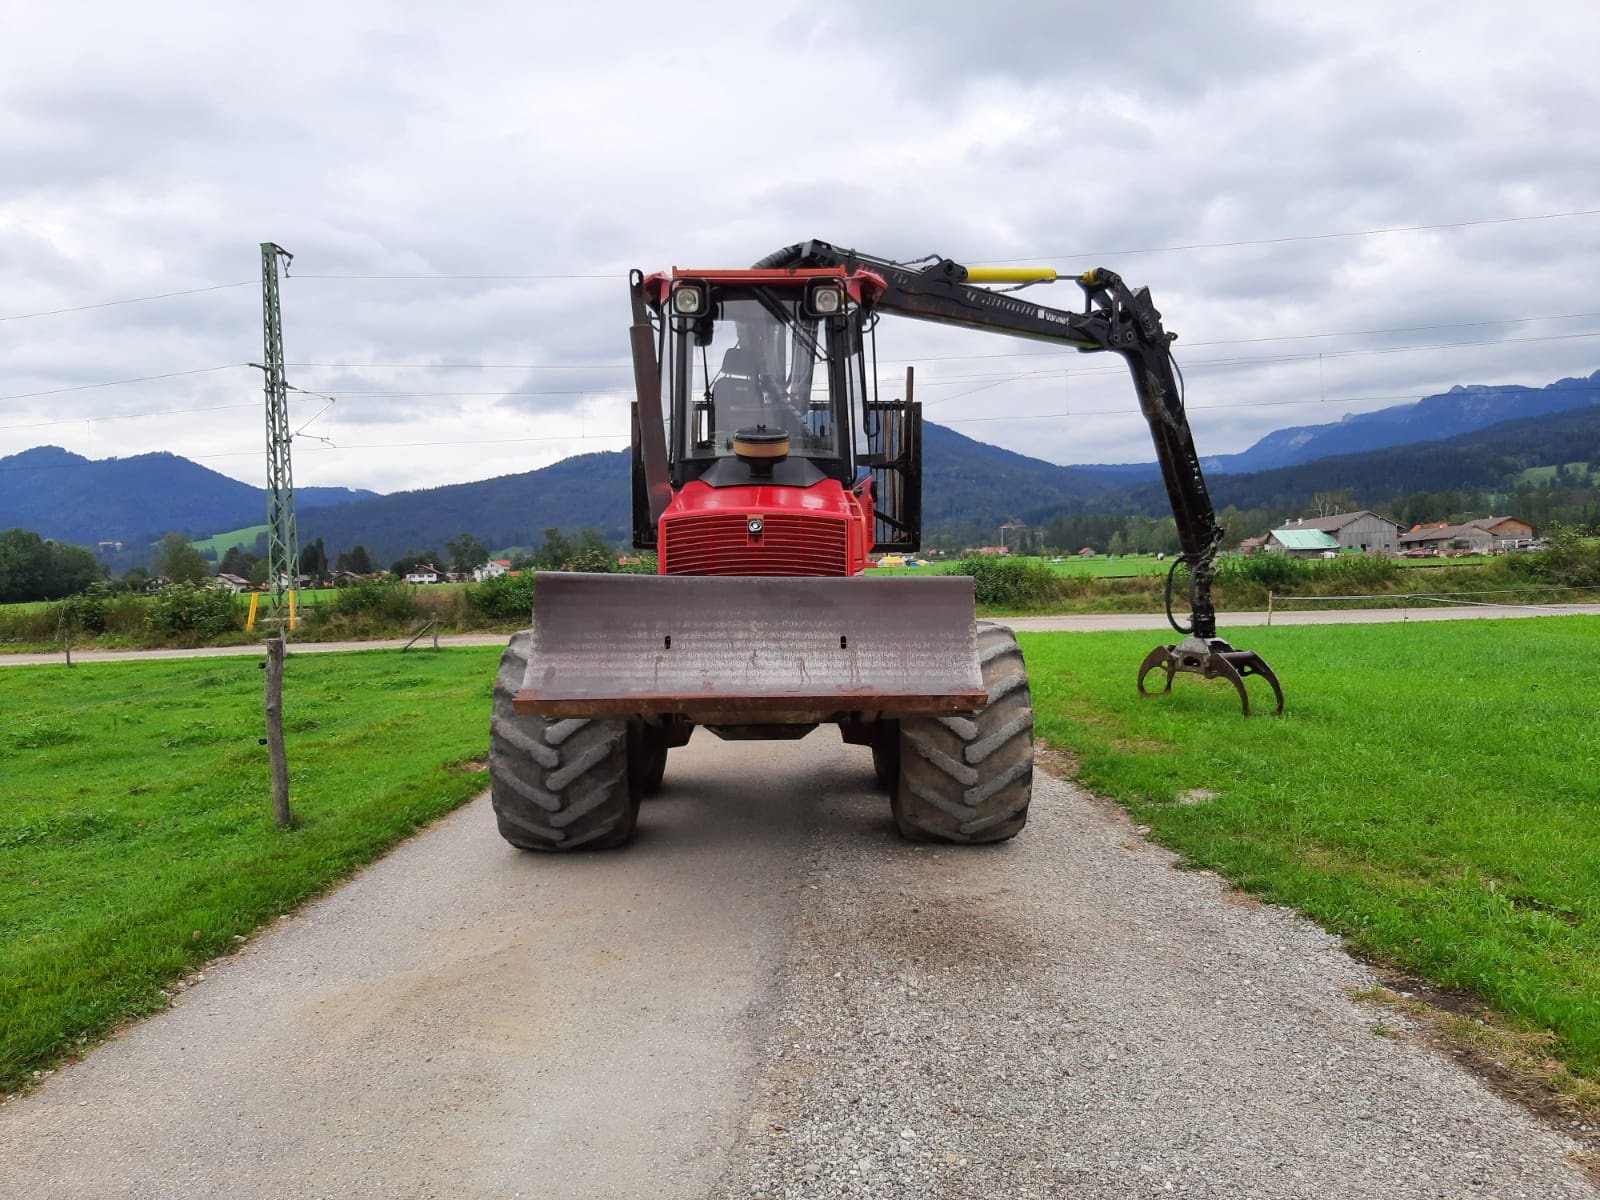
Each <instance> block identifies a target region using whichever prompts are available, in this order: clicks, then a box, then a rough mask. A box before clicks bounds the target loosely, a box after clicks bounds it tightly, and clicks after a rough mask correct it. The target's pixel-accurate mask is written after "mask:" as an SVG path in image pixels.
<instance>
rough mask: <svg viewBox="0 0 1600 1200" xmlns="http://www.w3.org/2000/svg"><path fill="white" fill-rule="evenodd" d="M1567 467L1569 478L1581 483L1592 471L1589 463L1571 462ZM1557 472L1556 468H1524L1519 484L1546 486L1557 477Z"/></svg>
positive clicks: (1518, 479) (1519, 475) (1518, 478)
mask: <svg viewBox="0 0 1600 1200" xmlns="http://www.w3.org/2000/svg"><path fill="white" fill-rule="evenodd" d="M1565 465H1566V470H1567V475H1568V477H1569V478H1570V479H1572V480H1574V481H1575V482H1580V483H1581V482H1583V481H1584V480H1586V479H1587V478H1588V477H1589V474H1590V471H1589V464H1588V463H1586V462H1571V463H1567V464H1565ZM1556 470H1557V468H1556V467H1554V466H1548V467H1524V468H1523V469H1522V471H1521V473H1520V474H1518V476H1517V482H1519V483H1534V484H1546V483H1549V482H1550V481H1551V480H1553V479H1554V478H1555V477H1556Z"/></svg>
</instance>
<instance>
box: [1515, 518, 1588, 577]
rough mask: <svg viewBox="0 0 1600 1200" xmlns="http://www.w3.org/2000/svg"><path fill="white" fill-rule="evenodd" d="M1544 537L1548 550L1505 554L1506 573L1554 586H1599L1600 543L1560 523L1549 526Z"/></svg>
mask: <svg viewBox="0 0 1600 1200" xmlns="http://www.w3.org/2000/svg"><path fill="white" fill-rule="evenodd" d="M1547 540H1548V542H1549V549H1547V550H1541V551H1538V552H1536V553H1533V554H1509V555H1507V556H1506V557H1505V559H1504V560H1502V561H1504V563H1505V566H1506V570H1507V572H1508V573H1510V574H1513V575H1517V576H1520V577H1522V578H1525V579H1536V580H1539V581H1540V582H1542V583H1548V584H1551V585H1553V586H1556V587H1571V588H1591V587H1600V545H1596V544H1595V543H1593V542H1590V541H1588V540H1586V539H1585V538H1584V537H1583V535H1582V534H1580V533H1579V532H1578V531H1577V530H1576V529H1571V528H1567V527H1563V526H1557V527H1555V528H1553V529H1551V530H1550V533H1549V535H1548V539H1547Z"/></svg>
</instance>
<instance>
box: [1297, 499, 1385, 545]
mask: <svg viewBox="0 0 1600 1200" xmlns="http://www.w3.org/2000/svg"><path fill="white" fill-rule="evenodd" d="M1284 528H1285V529H1314V530H1317V531H1318V532H1321V533H1326V534H1328V535H1329V536H1330V537H1332V538H1333V539H1334V540H1335V541H1336V542H1338V544H1339V547H1340V548H1341V549H1344V550H1359V551H1361V552H1362V553H1363V554H1393V553H1394V552H1395V551H1396V550H1398V549H1399V545H1400V524H1399V522H1397V521H1391V520H1390V519H1389V518H1388V517H1381V516H1379V515H1378V514H1377V513H1375V512H1369V511H1368V510H1366V509H1362V510H1361V511H1360V512H1348V513H1335V514H1334V515H1333V516H1331V517H1306V518H1304V519H1298V518H1297V519H1296V520H1293V521H1285V522H1284Z"/></svg>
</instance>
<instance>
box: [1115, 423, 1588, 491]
mask: <svg viewBox="0 0 1600 1200" xmlns="http://www.w3.org/2000/svg"><path fill="white" fill-rule="evenodd" d="M1570 463H1587V464H1591V465H1593V467H1594V469H1595V471H1596V472H1597V473H1600V406H1589V407H1586V408H1579V409H1575V410H1573V411H1570V412H1558V413H1552V414H1549V415H1547V416H1539V417H1528V418H1518V419H1517V420H1514V421H1504V422H1501V423H1500V424H1498V425H1491V426H1490V427H1489V428H1487V429H1480V430H1477V431H1475V432H1472V433H1464V434H1459V435H1457V436H1456V437H1451V438H1445V439H1443V440H1442V441H1437V442H1421V443H1413V444H1410V445H1405V446H1393V447H1390V448H1388V449H1384V450H1373V451H1370V452H1367V453H1364V454H1341V455H1335V456H1333V457H1329V458H1319V459H1317V460H1315V461H1313V462H1308V463H1301V464H1299V465H1298V466H1294V467H1285V468H1281V469H1279V470H1275V471H1257V472H1254V473H1252V474H1249V475H1209V476H1208V477H1207V485H1208V487H1209V489H1210V492H1211V499H1212V501H1213V503H1214V504H1215V506H1216V507H1217V508H1218V509H1221V508H1225V507H1227V506H1229V505H1232V506H1234V507H1235V508H1241V509H1256V508H1273V509H1278V510H1281V511H1283V512H1285V513H1289V512H1296V511H1298V510H1300V509H1301V508H1303V507H1304V506H1305V505H1306V504H1307V503H1308V502H1309V501H1310V500H1311V498H1312V497H1313V496H1315V495H1317V494H1318V493H1319V492H1321V493H1332V492H1338V491H1348V492H1349V493H1350V494H1351V496H1352V497H1353V499H1354V501H1355V503H1356V504H1358V505H1360V506H1362V507H1380V506H1382V505H1383V503H1384V502H1385V501H1386V500H1388V499H1390V498H1392V497H1395V496H1400V495H1409V494H1412V493H1416V492H1444V491H1463V490H1465V491H1489V492H1500V493H1505V494H1510V493H1513V492H1515V491H1516V490H1517V487H1518V483H1519V479H1518V477H1519V476H1520V475H1521V473H1522V472H1523V471H1525V470H1527V469H1529V468H1530V467H1554V466H1562V465H1565V464H1570ZM1122 499H1123V500H1125V502H1126V504H1127V506H1128V507H1130V508H1133V509H1137V510H1139V511H1142V512H1151V513H1164V512H1165V511H1166V507H1167V498H1166V493H1165V492H1164V491H1163V490H1162V488H1161V486H1160V484H1146V485H1141V486H1139V487H1135V488H1131V489H1129V490H1128V491H1127V492H1126V493H1124V495H1123V497H1122Z"/></svg>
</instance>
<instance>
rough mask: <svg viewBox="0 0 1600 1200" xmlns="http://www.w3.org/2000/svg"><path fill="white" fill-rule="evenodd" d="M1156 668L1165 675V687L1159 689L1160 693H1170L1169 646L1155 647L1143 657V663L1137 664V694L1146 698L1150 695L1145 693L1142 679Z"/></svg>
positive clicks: (1170, 663)
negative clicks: (1164, 672) (1160, 669)
mask: <svg viewBox="0 0 1600 1200" xmlns="http://www.w3.org/2000/svg"><path fill="white" fill-rule="evenodd" d="M1157 667H1160V668H1162V669H1163V670H1164V671H1166V673H1167V686H1166V687H1164V688H1162V689H1161V690H1162V693H1163V694H1165V693H1166V692H1170V691H1171V690H1172V647H1171V646H1157V647H1156V648H1155V649H1154V650H1152V651H1150V653H1149V654H1146V655H1145V656H1144V661H1143V662H1142V663H1140V664H1139V694H1140V695H1141V696H1148V695H1150V694H1151V693H1149V692H1147V691H1145V687H1144V677H1145V676H1146V675H1148V674H1150V672H1151V671H1154V670H1155V669H1156V668H1157Z"/></svg>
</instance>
